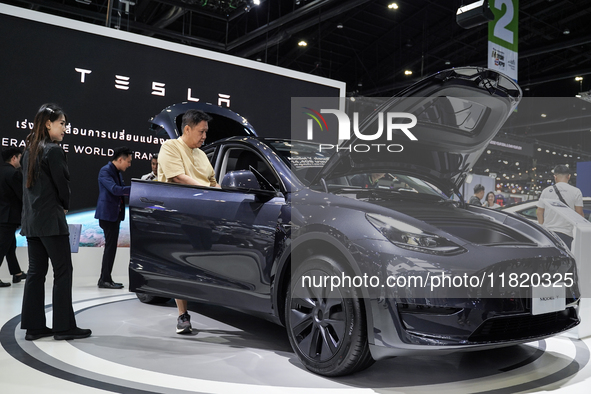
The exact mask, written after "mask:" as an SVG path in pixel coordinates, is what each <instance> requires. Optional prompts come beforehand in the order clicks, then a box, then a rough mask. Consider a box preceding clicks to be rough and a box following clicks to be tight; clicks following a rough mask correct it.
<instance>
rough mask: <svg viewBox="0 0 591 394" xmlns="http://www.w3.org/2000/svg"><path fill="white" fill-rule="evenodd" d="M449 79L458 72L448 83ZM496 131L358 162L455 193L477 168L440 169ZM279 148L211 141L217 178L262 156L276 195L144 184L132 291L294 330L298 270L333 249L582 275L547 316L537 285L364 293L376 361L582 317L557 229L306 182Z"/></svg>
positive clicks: (358, 258)
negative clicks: (420, 239) (424, 236)
mask: <svg viewBox="0 0 591 394" xmlns="http://www.w3.org/2000/svg"><path fill="white" fill-rule="evenodd" d="M451 79H453V78H451V76H450V75H447V76H444V77H443V79H441V78H440V80H445V81H448V80H451ZM479 94H480V93H479ZM511 105H512V104H510V105H505V106H500V107H499V108H502V109H501V110H500V111H501V112H504V114H505V116H508V113H510V108H511ZM501 124H502V122H501ZM493 136H494V133H491V134H489V135H481V138H480V139H479V140H478V141H477V143H476V144H474V145H472V146H467V145H464V146H460V149H457V150H458V151H459V152H453V151H451V147H452V146H453V145H454V144H459V145H462V144H463V138H461V136H460V137H459V139H456V140H455V141H450V142H449V143H448V144H447V145H446V144H444V145H443V146H440V145H439V143H435V142H434V144H433V145H432V146H430V147H429V146H428V147H425V149H426V150H425V152H426V151H427V149H436V150H437V151H438V152H440V154H438V155H431V156H430V157H432V158H436V160H435V161H432V162H431V163H427V164H425V163H424V162H421V161H417V160H416V158H412V157H409V156H401V158H402V159H404V160H407V159H408V160H409V161H408V162H401V163H400V165H394V166H391V164H392V163H389V164H388V165H386V164H384V161H382V160H373V158H375V156H374V157H373V158H369V159H368V160H366V158H365V157H353V158H352V161H353V162H354V163H355V164H356V168H357V171H358V172H362V171H363V170H364V169H376V170H381V169H383V170H386V169H387V170H394V171H400V172H401V173H402V174H416V176H419V177H423V178H424V179H427V180H429V181H430V182H432V183H433V184H435V185H437V186H438V187H440V188H441V190H444V191H446V192H448V191H450V190H452V189H454V188H455V187H457V186H458V185H460V184H461V182H462V181H463V179H464V177H465V171H466V170H467V169H468V167H461V166H457V165H454V166H452V167H449V166H447V167H446V166H443V167H442V166H441V165H439V164H441V163H469V162H472V160H474V159H475V158H477V156H478V151H481V150H482V149H483V148H484V147H485V146H486V144H487V141H488V140H490V139H491V138H492V137H493ZM452 140H453V139H452ZM281 142H282V141H277V140H272V139H268V140H264V139H258V138H253V137H233V138H229V139H225V140H221V141H218V142H215V143H213V144H211V145H209V146H207V147H205V148H203V150H204V151H205V152H206V153H207V154H208V156H210V158H211V159H210V160H211V161H212V163H213V165H214V169H215V171H216V174H218V175H219V176H220V177H223V176H224V175H226V173H227V172H230V171H227V169H228V168H227V161H228V160H227V158H228V157H229V156H228V155H229V154H230V152H232V151H233V150H234V151H238V150H241V151H249V152H250V153H255V154H256V155H257V156H258V158H259V159H260V162H261V163H263V164H264V167H265V169H266V170H267V173H266V174H265V175H266V177H267V178H273V179H274V181H273V182H271V183H273V185H274V187H275V189H276V190H272V189H273V188H271V187H269V185H268V184H264V183H260V185H261V187H260V189H259V190H254V189H252V188H250V187H244V186H245V185H248V183H244V182H243V183H234V184H232V183H231V182H229V181H228V182H229V183H227V185H228V186H227V187H223V188H222V189H214V188H208V187H194V186H183V185H174V184H163V183H157V182H149V181H140V180H134V181H133V182H132V191H131V196H130V213H131V237H132V242H131V261H130V289H131V291H136V292H139V293H148V294H152V295H158V296H166V297H173V298H183V299H190V300H197V301H204V302H208V303H215V304H219V305H224V306H229V307H234V308H239V309H241V310H245V311H248V312H249V313H252V314H255V315H258V316H261V317H264V318H266V319H268V320H271V321H274V322H276V323H279V324H284V323H285V320H284V318H285V296H286V292H287V291H288V290H289V289H288V283H289V280H290V278H291V275H292V272H293V270H294V268H295V267H296V266H297V264H298V263H299V262H301V261H303V260H305V259H306V258H308V257H310V256H313V255H316V254H323V255H327V256H329V257H331V258H335V259H338V260H339V261H340V262H341V263H342V264H343V265H345V266H346V267H348V269H349V270H350V273H351V274H352V275H359V276H363V275H368V276H377V277H379V278H386V277H388V276H389V275H418V276H426V275H429V274H430V273H435V272H441V271H444V272H445V273H446V274H449V275H464V274H467V275H477V276H479V275H481V274H485V273H486V274H493V275H497V274H500V273H503V272H516V273H524V274H531V273H534V272H552V273H558V274H566V273H569V274H571V275H574V281H575V285H574V286H572V287H571V288H569V289H568V290H567V294H566V299H567V300H566V302H567V307H568V308H567V309H566V310H565V311H563V312H556V313H551V314H545V315H539V316H532V314H531V304H530V301H531V293H530V292H529V289H521V288H515V289H507V288H504V289H499V288H498V287H496V286H488V287H487V286H483V287H481V288H478V289H474V288H469V289H463V290H462V289H459V290H456V291H452V292H450V291H445V292H441V291H434V292H432V293H431V292H430V293H427V292H422V293H421V292H418V293H417V292H412V291H411V290H410V289H409V288H391V287H387V286H386V287H375V288H374V287H361V288H360V291H361V295H362V302H363V305H364V310H365V324H366V326H367V341H368V343H369V346H370V350H371V356H372V357H373V358H374V359H376V360H378V359H382V358H385V357H390V356H396V355H403V354H416V353H417V352H426V351H437V352H444V351H452V350H457V349H471V348H481V347H497V346H506V345H509V344H516V343H522V342H527V341H531V340H534V339H540V338H544V337H547V336H550V335H553V334H556V333H558V332H562V331H564V330H566V329H569V328H571V327H573V326H575V325H576V324H578V322H579V318H578V313H577V310H578V298H579V291H578V288H577V286H576V266H575V262H574V259H573V258H572V256H571V255H570V253H569V252H568V251H567V250H566V249H565V247H564V245H563V244H562V243H561V242H560V240H558V239H556V238H555V237H554V236H553V235H552V234H550V233H549V232H546V231H545V230H544V229H542V228H540V227H539V226H535V225H531V224H530V223H529V222H528V221H527V220H525V219H521V218H519V217H516V216H512V215H507V214H505V213H503V212H500V211H497V210H490V209H486V208H482V207H477V206H469V205H464V204H463V203H462V202H458V201H455V202H454V201H443V202H442V201H435V200H433V199H422V198H408V196H405V195H404V193H403V194H396V193H391V194H389V195H388V196H387V197H384V195H383V194H379V195H375V193H374V192H372V191H367V190H352V191H332V190H330V187H327V188H328V189H329V190H326V189H327V188H325V187H324V186H323V183H322V182H316V183H312V185H311V186H306V184H304V183H303V182H302V181H301V180H300V179H298V178H297V177H296V176H295V175H294V173H293V172H292V168H290V166H289V165H288V163H287V161H286V160H284V159H282V157H281V152H279V151H277V150H276V149H275V148H274V146H277V143H281ZM284 142H285V143H289V141H284ZM450 158H453V160H450ZM348 162H349V163H350V162H351V160H349V161H348ZM346 163H347V161H346V160H345V157H344V155H335V156H334V157H333V158H332V159H331V162H330V163H329V164H328V165H327V166H326V167H325V168H323V169H322V170H321V173H320V174H321V175H319V176H318V177H317V178H316V180H317V181H318V180H319V179H320V177H321V176H322V177H326V178H325V179H330V177H339V176H345V175H346V174H349V173H352V172H351V168H347V166H346ZM405 163H406V164H405ZM430 165H435V167H436V168H437V169H439V171H434V170H433V169H432V168H430V167H429V166H430ZM388 166H390V167H388ZM240 170H245V169H244V168H241V169H240ZM235 175H236V173H230V174H228V176H229V177H233V176H235ZM254 175H255V174H253V176H254ZM323 179H324V178H323ZM222 184H225V183H224V181H223V180H222ZM236 185H238V187H236ZM367 215H383V216H385V217H389V218H392V219H396V220H399V221H401V222H404V223H407V224H409V225H412V226H416V227H417V228H420V229H422V230H423V231H426V232H428V233H430V234H434V235H435V236H440V237H442V238H445V239H447V240H449V241H451V242H453V243H454V244H455V245H457V246H458V250H457V252H454V254H452V255H438V254H433V253H424V252H421V251H416V250H409V249H405V248H402V247H399V246H397V245H396V244H394V243H393V242H391V241H390V240H389V239H388V238H386V237H385V236H384V234H383V233H382V232H380V231H379V230H378V229H377V228H376V227H375V226H374V225H372V224H371V223H370V221H369V220H368V216H367ZM528 300H529V301H528ZM515 327H518V328H515Z"/></svg>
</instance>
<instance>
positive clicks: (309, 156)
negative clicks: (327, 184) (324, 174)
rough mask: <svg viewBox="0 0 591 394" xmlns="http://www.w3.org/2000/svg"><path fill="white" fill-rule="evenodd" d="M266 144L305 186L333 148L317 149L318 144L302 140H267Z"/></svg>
mask: <svg viewBox="0 0 591 394" xmlns="http://www.w3.org/2000/svg"><path fill="white" fill-rule="evenodd" d="M268 144H269V145H271V147H272V148H273V149H274V150H275V152H277V154H278V155H279V156H280V157H281V159H283V161H284V162H285V163H287V164H288V165H289V166H290V167H291V170H292V172H293V173H294V174H295V176H296V177H298V179H299V180H300V181H301V182H302V183H303V184H304V185H306V186H310V183H311V182H312V181H313V180H314V178H315V177H316V174H318V172H319V171H320V169H321V168H322V167H324V165H325V164H326V162H327V161H328V159H329V158H330V156H332V154H333V153H334V149H323V150H322V151H320V150H319V149H318V144H316V143H311V142H303V141H281V140H278V141H268Z"/></svg>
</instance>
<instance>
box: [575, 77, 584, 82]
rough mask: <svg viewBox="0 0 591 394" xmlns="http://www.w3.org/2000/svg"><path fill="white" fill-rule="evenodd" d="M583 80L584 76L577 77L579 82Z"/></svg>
mask: <svg viewBox="0 0 591 394" xmlns="http://www.w3.org/2000/svg"><path fill="white" fill-rule="evenodd" d="M582 80H583V77H575V81H577V82H581V81H582Z"/></svg>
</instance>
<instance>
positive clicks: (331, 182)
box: [267, 140, 455, 199]
mask: <svg viewBox="0 0 591 394" xmlns="http://www.w3.org/2000/svg"><path fill="white" fill-rule="evenodd" d="M267 142H268V144H269V145H270V146H271V147H272V148H273V149H274V150H275V152H277V154H278V155H279V156H280V157H281V158H282V159H283V161H284V162H285V163H287V164H288V165H289V166H290V167H291V169H292V171H293V173H294V174H295V176H296V177H298V179H299V180H300V181H301V182H302V183H303V184H305V185H306V186H310V184H311V182H312V181H313V180H314V178H315V177H316V175H317V174H318V172H319V171H320V169H322V167H324V165H325V164H326V162H327V161H328V159H329V158H330V157H331V156H332V154H333V153H334V149H332V150H327V149H323V150H322V151H320V150H319V149H318V144H317V143H312V142H304V141H286V140H274V141H267ZM326 184H327V187H328V189H329V191H330V192H332V193H345V194H346V193H347V192H349V191H361V192H363V189H368V190H370V189H371V190H372V191H374V192H377V193H384V192H386V193H387V192H396V193H400V194H404V195H409V196H411V197H412V196H415V197H418V196H419V195H420V196H421V197H422V196H425V195H427V196H432V197H436V198H437V199H441V198H444V199H448V198H450V197H451V198H452V199H455V196H449V197H448V196H446V195H445V194H444V193H443V192H442V191H441V190H439V189H438V188H437V187H435V186H434V185H432V184H430V183H429V182H426V181H424V180H421V179H419V178H417V177H415V176H410V175H404V174H399V173H397V172H362V173H356V174H351V175H345V176H340V177H336V178H330V179H326Z"/></svg>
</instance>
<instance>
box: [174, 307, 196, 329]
mask: <svg viewBox="0 0 591 394" xmlns="http://www.w3.org/2000/svg"><path fill="white" fill-rule="evenodd" d="M192 331H193V327H191V316H189V313H188V312H185V313H183V314H182V315H180V316H179V318H178V319H177V323H176V333H177V334H189V333H190V332H192Z"/></svg>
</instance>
